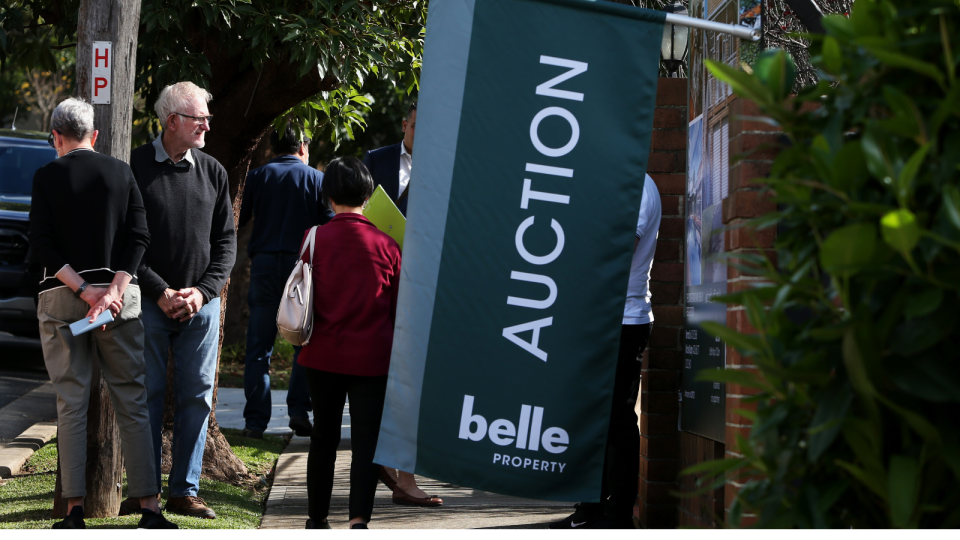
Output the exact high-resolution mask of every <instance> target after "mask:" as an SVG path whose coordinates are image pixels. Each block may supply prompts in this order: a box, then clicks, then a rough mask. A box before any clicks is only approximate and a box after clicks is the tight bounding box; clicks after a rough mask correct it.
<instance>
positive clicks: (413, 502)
mask: <svg viewBox="0 0 960 540" xmlns="http://www.w3.org/2000/svg"><path fill="white" fill-rule="evenodd" d="M393 504H405V505H407V506H428V507H429V506H443V499H441V498H440V497H434V496H433V495H427V496H426V497H414V496H413V495H410V494H409V493H407V492H406V491H404V490H402V489H400V488H399V487H398V488H397V489H395V490H393Z"/></svg>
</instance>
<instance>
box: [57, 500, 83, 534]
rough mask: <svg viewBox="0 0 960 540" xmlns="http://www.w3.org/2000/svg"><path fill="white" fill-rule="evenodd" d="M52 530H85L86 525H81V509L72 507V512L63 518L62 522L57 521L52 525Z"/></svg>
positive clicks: (80, 507)
mask: <svg viewBox="0 0 960 540" xmlns="http://www.w3.org/2000/svg"><path fill="white" fill-rule="evenodd" d="M53 528H54V529H86V528H87V526H86V524H84V523H83V507H82V506H74V507H73V510H71V511H70V513H69V514H68V515H67V517H65V518H63V521H58V522H56V523H54V524H53Z"/></svg>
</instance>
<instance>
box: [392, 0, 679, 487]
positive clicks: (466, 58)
mask: <svg viewBox="0 0 960 540" xmlns="http://www.w3.org/2000/svg"><path fill="white" fill-rule="evenodd" d="M663 20H664V14H663V13H661V12H656V11H649V10H644V9H637V8H632V7H626V6H623V5H619V4H615V3H612V2H603V1H601V2H592V1H586V0H509V1H507V0H500V1H497V0H482V1H475V0H431V2H430V10H429V19H428V23H427V33H426V43H425V53H424V64H423V66H424V67H423V73H422V79H421V91H420V98H419V107H418V111H417V116H418V124H419V125H418V129H417V141H416V157H415V158H414V166H413V170H412V178H411V182H410V186H411V189H410V198H409V209H408V221H407V225H406V227H407V229H406V235H405V237H404V253H403V265H402V273H401V279H400V296H399V304H398V309H397V324H396V331H395V335H394V342H393V352H392V357H391V365H390V375H389V382H388V386H387V397H386V405H385V407H384V412H383V421H382V423H381V427H380V439H379V444H378V447H377V453H376V457H375V459H374V461H376V462H377V463H380V464H383V465H387V466H391V467H396V468H397V469H400V470H403V471H409V472H416V473H418V474H422V475H425V476H429V477H431V478H436V479H440V480H443V481H445V482H450V483H453V484H457V485H461V486H469V487H473V488H477V489H482V490H487V491H493V492H498V493H504V494H510V495H515V496H521V497H529V498H537V499H550V500H561V501H597V500H599V494H600V481H601V471H602V467H603V459H604V449H605V446H606V438H607V425H608V420H609V415H610V410H611V395H612V389H613V379H614V371H615V367H616V360H617V351H618V347H619V342H620V329H621V322H622V321H621V319H622V316H623V307H624V303H625V299H626V290H627V281H628V277H629V275H628V274H629V269H630V261H631V257H632V253H633V248H634V238H635V230H636V223H637V214H638V212H639V208H640V196H641V192H642V187H643V179H644V174H645V172H646V168H647V153H648V150H649V147H650V135H651V130H652V124H653V112H654V103H655V98H656V86H657V75H658V69H659V50H660V49H659V47H660V40H661V36H662V35H663ZM638 459H639V456H638Z"/></svg>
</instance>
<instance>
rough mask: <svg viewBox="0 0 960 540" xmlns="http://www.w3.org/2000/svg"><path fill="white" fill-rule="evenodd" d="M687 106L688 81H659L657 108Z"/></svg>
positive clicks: (664, 79) (668, 79)
mask: <svg viewBox="0 0 960 540" xmlns="http://www.w3.org/2000/svg"><path fill="white" fill-rule="evenodd" d="M686 104H687V79H680V78H660V79H658V81H657V106H658V107H660V106H663V105H683V106H686Z"/></svg>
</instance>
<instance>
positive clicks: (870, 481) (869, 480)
mask: <svg viewBox="0 0 960 540" xmlns="http://www.w3.org/2000/svg"><path fill="white" fill-rule="evenodd" d="M835 463H836V464H837V466H838V467H840V468H842V469H844V470H845V471H847V472H848V473H850V475H851V476H853V477H854V478H856V479H857V480H859V481H860V483H861V484H863V485H864V486H866V487H867V488H868V489H869V490H870V491H872V492H874V493H875V494H877V495H878V496H880V497H881V498H886V495H887V492H886V489H884V487H883V483H882V482H881V480H880V479H879V478H874V477H873V476H872V475H869V474H867V473H866V472H865V471H864V470H863V469H861V468H860V467H857V466H856V465H854V464H852V463H848V462H846V461H841V460H839V459H838V460H837V461H836V462H835Z"/></svg>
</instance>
